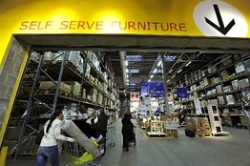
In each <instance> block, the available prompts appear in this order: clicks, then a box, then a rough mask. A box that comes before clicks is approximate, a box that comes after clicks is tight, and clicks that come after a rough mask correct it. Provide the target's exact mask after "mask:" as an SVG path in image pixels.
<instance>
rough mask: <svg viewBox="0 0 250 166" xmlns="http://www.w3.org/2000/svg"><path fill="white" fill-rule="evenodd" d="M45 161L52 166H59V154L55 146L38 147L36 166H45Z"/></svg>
mask: <svg viewBox="0 0 250 166" xmlns="http://www.w3.org/2000/svg"><path fill="white" fill-rule="evenodd" d="M47 160H49V162H50V163H51V165H52V166H59V152H58V147H57V145H55V146H50V147H42V146H39V148H38V151H37V162H36V165H37V166H45V165H46V162H47Z"/></svg>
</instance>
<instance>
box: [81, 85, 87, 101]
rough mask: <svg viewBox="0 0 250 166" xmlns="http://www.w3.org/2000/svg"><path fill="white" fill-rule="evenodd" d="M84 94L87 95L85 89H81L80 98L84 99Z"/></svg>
mask: <svg viewBox="0 0 250 166" xmlns="http://www.w3.org/2000/svg"><path fill="white" fill-rule="evenodd" d="M86 96H87V94H86V89H84V88H83V89H82V99H86Z"/></svg>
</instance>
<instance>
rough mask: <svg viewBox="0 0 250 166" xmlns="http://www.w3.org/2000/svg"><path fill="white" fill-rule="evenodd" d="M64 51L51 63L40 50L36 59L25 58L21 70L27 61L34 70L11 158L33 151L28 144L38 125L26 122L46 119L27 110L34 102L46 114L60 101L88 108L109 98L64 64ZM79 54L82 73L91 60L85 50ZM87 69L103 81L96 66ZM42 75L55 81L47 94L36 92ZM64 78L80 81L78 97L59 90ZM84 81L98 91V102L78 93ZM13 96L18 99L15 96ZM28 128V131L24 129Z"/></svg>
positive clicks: (31, 107)
mask: <svg viewBox="0 0 250 166" xmlns="http://www.w3.org/2000/svg"><path fill="white" fill-rule="evenodd" d="M68 55H69V51H63V52H61V54H60V55H58V56H57V57H55V58H54V59H56V58H58V57H61V58H60V59H61V61H60V62H58V61H57V62H56V63H53V59H52V60H51V61H46V60H45V55H44V54H42V55H40V57H39V58H38V59H39V61H37V60H34V59H31V58H30V59H29V62H28V64H27V66H26V70H25V73H26V71H27V69H28V67H29V64H30V63H33V64H35V66H36V70H34V73H35V77H34V80H33V84H32V88H31V91H30V94H29V97H28V99H27V109H26V116H25V118H23V119H22V120H21V121H22V122H23V123H22V128H21V133H20V136H19V139H18V144H17V145H16V151H15V156H14V157H15V158H18V157H21V156H27V155H28V156H30V155H35V154H34V151H33V152H31V151H32V149H31V147H32V146H35V145H34V141H32V140H34V135H35V134H36V133H38V129H37V128H36V127H33V126H32V125H30V123H31V122H32V123H33V122H36V121H37V120H38V119H39V118H43V120H47V119H48V118H49V117H48V116H39V117H36V118H32V117H31V113H32V111H33V108H34V105H36V104H37V103H39V105H40V106H41V107H45V108H46V110H48V111H47V112H44V113H45V114H46V115H48V114H49V113H53V112H54V111H55V109H56V107H57V106H58V105H59V103H61V102H66V103H77V105H78V108H80V107H81V105H86V106H88V107H92V108H104V107H106V106H105V105H104V101H105V98H108V99H109V100H111V99H110V98H109V96H107V94H105V93H104V89H99V87H97V86H96V85H94V84H93V83H91V82H90V81H89V80H88V79H86V78H85V76H84V74H80V73H79V72H77V71H75V69H73V68H71V67H72V65H70V66H67V65H66V64H67V60H66V58H67V56H68ZM81 58H83V73H85V70H86V63H87V62H88V63H91V62H89V59H87V56H86V55H85V54H81ZM91 67H93V65H91ZM91 70H95V72H96V74H97V75H96V78H98V79H99V80H102V81H103V82H105V80H104V78H101V76H100V75H99V73H98V72H97V71H96V69H91ZM104 70H105V68H104ZM25 73H24V74H25ZM66 75H69V77H70V78H66ZM44 76H45V78H46V80H47V79H48V80H49V81H52V82H53V83H54V84H55V89H53V93H49V94H45V93H44V94H40V93H37V88H38V85H39V81H41V78H42V77H43V78H44ZM64 80H70V81H78V82H81V88H80V91H79V97H80V99H76V98H73V97H70V96H64V95H62V94H61V93H60V84H61V82H62V81H64ZM86 84H87V85H88V86H90V87H92V88H95V89H96V90H97V91H98V92H99V93H101V94H102V95H103V100H102V101H103V102H102V105H101V104H97V103H92V102H89V101H87V100H81V99H82V94H83V87H84V86H85V85H86ZM19 89H20V88H19ZM16 100H18V98H17V99H16ZM17 119H18V118H15V120H17ZM20 119H21V118H20ZM28 129H29V130H31V131H27V130H28ZM27 133H28V134H27ZM29 152H30V153H29Z"/></svg>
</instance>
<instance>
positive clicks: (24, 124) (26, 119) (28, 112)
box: [15, 55, 44, 159]
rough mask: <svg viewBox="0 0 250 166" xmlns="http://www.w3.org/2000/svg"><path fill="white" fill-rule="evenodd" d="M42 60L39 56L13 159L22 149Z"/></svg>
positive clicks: (42, 57)
mask: <svg viewBox="0 0 250 166" xmlns="http://www.w3.org/2000/svg"><path fill="white" fill-rule="evenodd" d="M43 59H44V55H41V58H40V61H39V64H38V66H37V71H36V75H35V79H34V82H33V85H32V89H31V92H30V96H29V102H28V105H27V115H26V117H25V119H24V122H23V124H22V129H21V133H20V136H19V139H18V144H17V148H16V153H15V159H17V157H18V156H19V153H20V150H21V147H22V140H23V137H24V134H25V130H26V126H27V123H28V119H29V117H30V112H31V108H32V105H33V101H34V100H33V97H34V94H35V89H36V85H37V83H38V81H39V76H40V71H41V68H42V66H43Z"/></svg>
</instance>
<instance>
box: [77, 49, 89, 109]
mask: <svg viewBox="0 0 250 166" xmlns="http://www.w3.org/2000/svg"><path fill="white" fill-rule="evenodd" d="M81 57H82V59H83V64H82V67H83V70H82V71H83V74H82V76H81V88H80V92H79V93H80V94H79V97H80V99H81V100H82V97H83V83H84V81H85V79H84V75H85V72H86V66H87V60H86V58H87V57H86V54H85V53H84V52H82V54H81ZM80 103H81V102H80V101H79V102H78V110H79V109H80Z"/></svg>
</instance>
